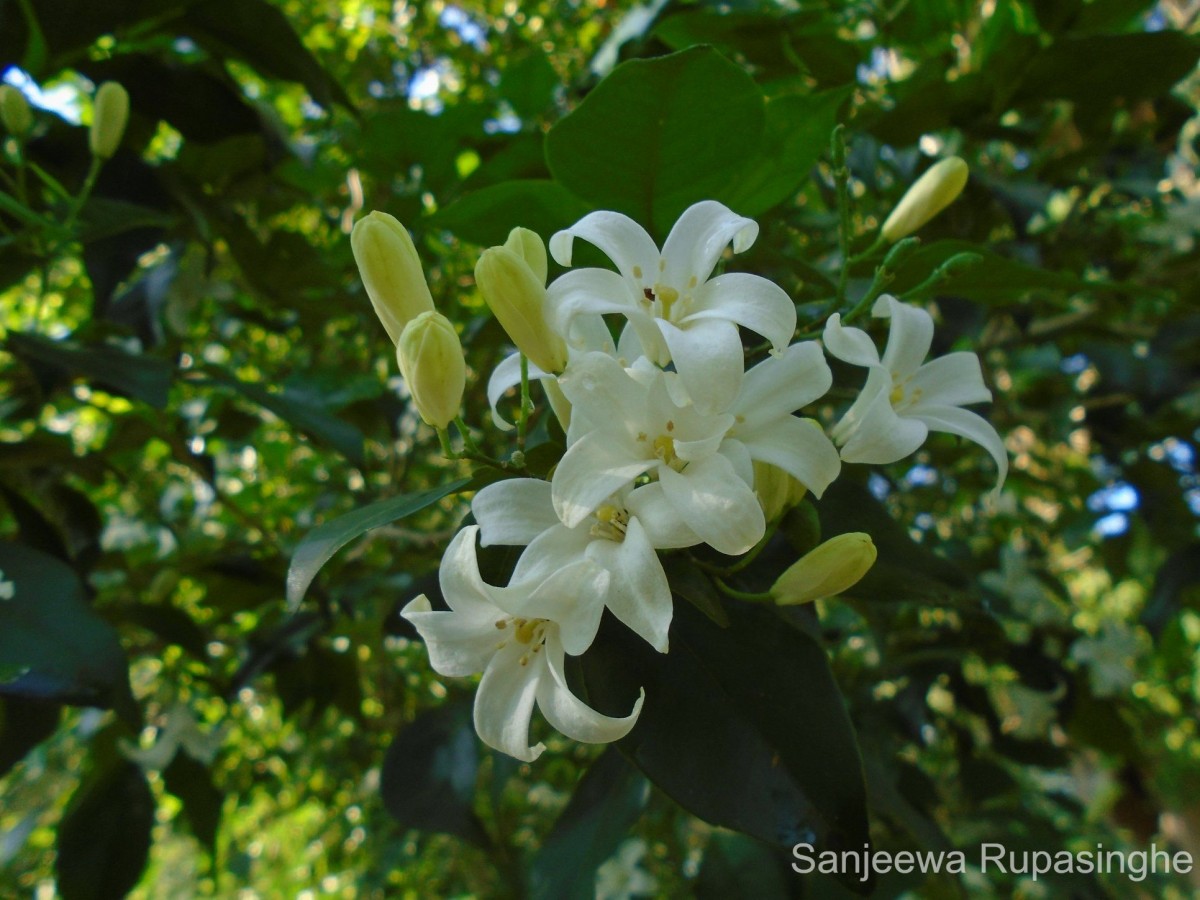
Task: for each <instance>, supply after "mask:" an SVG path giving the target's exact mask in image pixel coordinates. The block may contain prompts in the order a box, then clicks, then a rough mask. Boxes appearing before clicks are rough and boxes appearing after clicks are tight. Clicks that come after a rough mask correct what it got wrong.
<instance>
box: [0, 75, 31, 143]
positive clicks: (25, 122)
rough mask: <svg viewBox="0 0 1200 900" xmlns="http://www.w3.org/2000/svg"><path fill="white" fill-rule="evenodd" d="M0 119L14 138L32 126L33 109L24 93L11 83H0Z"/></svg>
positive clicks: (27, 132) (22, 134) (23, 135)
mask: <svg viewBox="0 0 1200 900" xmlns="http://www.w3.org/2000/svg"><path fill="white" fill-rule="evenodd" d="M0 121H3V122H4V129H5V130H6V131H7V132H8V133H9V134H11V135H12V136H13V137H15V138H22V137H25V135H27V134H29V130H30V129H31V128H33V111H32V110H31V109H30V108H29V101H28V100H26V99H25V95H24V94H22V93H21V92H20V91H19V90H17V89H16V88H15V87H13V86H12V85H11V84H0Z"/></svg>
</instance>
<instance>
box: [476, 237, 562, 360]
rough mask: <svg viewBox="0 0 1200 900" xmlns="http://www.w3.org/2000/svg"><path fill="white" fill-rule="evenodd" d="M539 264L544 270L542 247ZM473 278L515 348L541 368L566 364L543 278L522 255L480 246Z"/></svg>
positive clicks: (508, 250)
mask: <svg viewBox="0 0 1200 900" xmlns="http://www.w3.org/2000/svg"><path fill="white" fill-rule="evenodd" d="M522 230H523V229H522ZM530 234H532V232H530ZM533 236H534V237H535V238H536V237H537V236H536V235H533ZM512 240H513V239H512V237H510V238H509V241H510V242H512ZM539 243H540V241H539ZM535 262H536V259H535ZM542 268H543V271H545V249H544V248H543V249H542ZM475 281H476V283H477V284H478V285H479V289H480V290H481V291H482V292H483V299H484V300H486V301H487V305H488V306H489V307H491V310H492V313H493V314H494V315H495V316H496V318H497V319H499V320H500V324H501V325H502V326H504V330H505V331H506V332H508V336H509V337H510V338H512V342H513V343H514V344H516V345H517V349H518V350H520V351H521V352H522V353H524V354H525V355H526V356H528V357H529V359H530V360H531V361H532V362H533V364H534V365H535V366H537V367H538V368H539V369H541V370H542V371H543V372H561V371H562V370H563V369H564V368H566V365H567V345H566V342H564V341H563V339H562V338H561V337H559V335H558V334H557V333H556V332H555V331H554V329H553V328H552V327H551V326H550V322H549V312H550V310H549V308H548V301H547V299H546V288H545V286H544V278H542V279H539V278H538V276H537V273H536V271H535V269H534V267H533V266H532V265H530V263H529V262H527V261H526V258H525V257H524V256H521V255H518V254H517V253H514V252H513V251H512V250H510V249H509V248H508V247H507V246H504V247H492V248H491V249H488V250H484V251H483V255H482V256H480V257H479V262H478V263H476V265H475Z"/></svg>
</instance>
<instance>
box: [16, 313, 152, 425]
mask: <svg viewBox="0 0 1200 900" xmlns="http://www.w3.org/2000/svg"><path fill="white" fill-rule="evenodd" d="M6 346H7V348H8V349H9V350H10V351H11V352H12V353H14V354H16V355H17V356H19V357H21V359H23V360H24V361H25V362H26V363H28V364H30V365H31V366H35V367H36V366H41V367H42V370H43V372H42V374H43V376H46V378H47V381H44V382H43V383H44V384H45V383H47V382H48V383H53V380H54V378H55V377H56V376H57V377H63V376H80V375H82V376H84V377H86V378H88V379H89V380H91V381H92V382H93V383H95V384H96V385H98V386H100V387H103V388H105V389H108V390H111V391H113V392H114V393H117V394H121V395H122V396H126V397H133V398H134V399H137V400H141V401H142V402H143V403H148V404H150V405H151V406H153V407H154V408H155V409H163V408H164V407H166V405H167V394H168V392H169V391H170V388H171V378H172V376H173V375H174V372H175V370H174V367H173V366H172V365H171V364H170V363H168V362H167V361H166V360H163V359H158V358H156V357H152V356H144V355H138V354H134V353H128V352H126V351H125V350H121V349H119V348H118V347H115V346H111V345H108V344H95V345H91V346H88V345H84V344H79V343H77V342H75V341H53V340H50V339H49V338H44V337H42V336H41V335H36V334H25V333H20V332H9V335H8V340H7V342H6ZM47 370H48V371H47Z"/></svg>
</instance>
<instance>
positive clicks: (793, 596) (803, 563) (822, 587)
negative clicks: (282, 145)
mask: <svg viewBox="0 0 1200 900" xmlns="http://www.w3.org/2000/svg"><path fill="white" fill-rule="evenodd" d="M874 563H875V545H874V544H873V543H872V542H871V536H870V535H868V534H863V533H862V532H861V531H854V532H851V533H849V534H839V535H838V536H837V537H835V538H830V539H829V540H827V541H825V543H823V544H820V545H819V546H817V547H816V548H815V549H813V550H810V551H809V552H808V553H806V554H804V556H802V557H800V559H799V560H798V561H797V562H795V563H793V564H792V566H791V567H790V568H789V569H788V570H787V571H786V572H784V573H783V574H782V575H780V576H779V579H778V580H777V581H776V582H775V584H774V586H773V587H772V588H771V596H773V597H774V598H775V602H776V603H778V604H779V605H780V606H794V605H796V604H799V603H811V602H812V601H814V600H820V599H821V598H822V597H832V596H833V595H834V594H840V593H841V592H842V591H844V590H847V589H848V588H850V587H853V586H854V585H855V584H857V583H858V581H859V579H860V578H862V577H863V576H864V575H866V574H867V570H868V569H870V568H871V566H872V565H873V564H874Z"/></svg>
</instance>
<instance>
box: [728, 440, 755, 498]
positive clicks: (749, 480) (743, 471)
mask: <svg viewBox="0 0 1200 900" xmlns="http://www.w3.org/2000/svg"><path fill="white" fill-rule="evenodd" d="M719 452H720V454H721V455H722V456H723V457H725V458H726V459H727V460H729V464H730V465H731V466H733V471H734V472H735V473H736V474H737V477H738V478H740V479H742V481H744V482H746V484H748V485H749V486H750V487H754V460H753V459H751V457H750V451H749V450H747V449H746V445H745V444H743V443H742V442H741V441H739V440H737V439H735V438H726V439H725V441H724V443H722V444H721V449H720V451H719Z"/></svg>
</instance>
